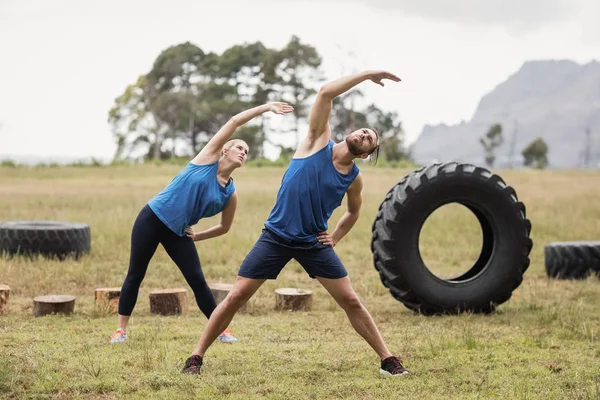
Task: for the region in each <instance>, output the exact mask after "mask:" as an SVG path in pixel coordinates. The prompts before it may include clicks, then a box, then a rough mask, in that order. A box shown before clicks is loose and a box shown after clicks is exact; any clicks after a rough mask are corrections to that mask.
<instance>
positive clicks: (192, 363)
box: [181, 355, 202, 375]
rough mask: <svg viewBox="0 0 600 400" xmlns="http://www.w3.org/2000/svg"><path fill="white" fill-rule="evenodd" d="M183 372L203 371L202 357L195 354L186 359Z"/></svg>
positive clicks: (195, 372) (198, 372) (196, 372)
mask: <svg viewBox="0 0 600 400" xmlns="http://www.w3.org/2000/svg"><path fill="white" fill-rule="evenodd" d="M181 372H182V373H184V374H190V375H199V374H200V372H202V357H200V356H197V355H193V356H191V357H190V358H188V359H187V360H185V365H184V367H183V369H182V370H181Z"/></svg>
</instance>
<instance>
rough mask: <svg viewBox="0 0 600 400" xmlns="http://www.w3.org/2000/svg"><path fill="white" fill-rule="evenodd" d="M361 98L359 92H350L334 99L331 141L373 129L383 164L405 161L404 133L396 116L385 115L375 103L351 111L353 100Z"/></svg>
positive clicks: (338, 140) (386, 113) (406, 155)
mask: <svg viewBox="0 0 600 400" xmlns="http://www.w3.org/2000/svg"><path fill="white" fill-rule="evenodd" d="M352 96H354V98H353V97H352ZM361 96H362V93H361V92H360V91H359V90H353V91H351V92H348V93H346V94H345V95H342V96H339V97H338V98H336V99H334V101H333V106H332V113H331V136H332V139H333V140H335V141H336V142H340V141H342V140H344V139H345V137H346V136H347V135H348V134H350V133H352V132H354V131H355V130H356V129H359V128H361V127H365V128H373V129H375V130H376V131H377V132H378V134H379V144H380V151H381V154H382V155H383V156H384V158H385V160H386V161H399V160H403V159H407V158H408V153H407V151H406V149H405V147H404V131H403V129H402V123H401V122H400V121H399V118H398V115H397V114H396V113H394V112H385V111H383V110H381V109H380V108H378V107H377V106H376V105H375V104H371V105H369V106H368V107H367V108H366V109H364V110H354V107H353V100H354V99H355V98H358V97H361Z"/></svg>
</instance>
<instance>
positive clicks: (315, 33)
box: [0, 0, 600, 158]
mask: <svg viewBox="0 0 600 400" xmlns="http://www.w3.org/2000/svg"><path fill="white" fill-rule="evenodd" d="M292 35H297V36H299V37H300V38H301V40H302V41H303V42H305V43H308V44H311V45H314V46H315V47H316V48H317V50H318V51H319V53H320V54H321V55H322V57H323V70H324V72H325V76H326V77H327V78H328V79H331V78H335V77H337V76H339V75H340V74H342V73H350V72H353V71H354V70H356V69H358V70H361V69H388V70H390V71H392V72H394V73H396V74H397V75H399V76H400V77H401V78H402V83H400V84H390V85H387V86H386V87H385V88H381V87H378V86H376V85H373V84H370V83H363V84H362V85H361V89H363V90H364V91H365V93H366V100H367V101H368V102H375V103H376V104H377V105H378V106H380V107H381V108H383V109H385V110H389V111H397V112H398V113H399V115H400V116H401V119H402V121H403V123H404V127H405V130H406V133H407V136H408V138H409V140H414V139H415V138H416V136H417V135H418V134H419V133H420V132H421V130H422V127H423V125H424V124H438V123H446V124H453V123H457V122H460V121H461V120H468V119H470V118H471V116H472V114H473V112H474V110H475V108H476V106H477V102H478V101H479V99H480V98H481V96H483V95H484V94H486V93H487V92H489V91H490V90H492V89H493V88H494V87H495V86H496V85H497V84H499V83H500V82H502V81H503V80H505V79H506V78H507V77H508V76H509V75H511V74H512V73H514V72H516V71H517V70H518V69H519V68H520V66H521V65H522V64H523V62H525V61H527V60H539V59H571V60H574V61H576V62H579V63H586V62H589V61H591V60H593V59H594V58H596V59H598V57H600V1H598V0H520V1H519V0H485V1H481V0H419V1H417V0H370V1H367V0H331V1H329V2H324V1H317V0H304V1H290V0H288V1H267V0H254V1H228V0H219V1H210V2H209V1H199V0H195V1H194V0H169V1H154V0H143V1H142V0H119V1H117V0H103V1H101V2H94V3H92V2H88V1H81V0H80V1H76V0H18V1H17V0H0V54H1V60H2V62H1V63H0V155H7V154H11V155H12V154H17V155H24V154H30V155H38V156H45V155H51V156H68V157H90V156H94V157H99V158H110V157H111V156H112V154H113V152H114V149H115V145H114V142H113V140H112V134H111V132H110V130H109V127H108V125H107V122H106V120H107V112H108V110H109V108H110V107H111V106H112V104H113V101H114V99H115V97H117V96H118V95H120V94H121V93H122V92H123V90H124V88H125V87H126V86H127V85H128V84H130V83H133V82H134V81H135V80H136V78H137V77H138V76H139V75H140V74H143V73H145V72H147V71H149V69H150V68H151V66H152V62H153V61H154V59H155V58H156V56H157V55H158V54H159V53H160V51H162V50H164V49H165V48H166V47H168V46H171V45H175V44H178V43H181V42H184V41H191V42H193V43H195V44H196V45H198V46H199V47H201V48H202V49H203V50H205V51H215V52H222V51H223V50H225V49H227V48H228V47H230V46H231V45H234V44H241V43H243V42H245V41H248V42H253V41H257V40H260V41H262V42H263V43H264V44H265V45H266V46H269V47H275V48H280V47H282V46H283V45H285V43H287V42H288V41H289V39H290V37H291V36H292Z"/></svg>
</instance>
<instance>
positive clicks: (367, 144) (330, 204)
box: [182, 71, 408, 376]
mask: <svg viewBox="0 0 600 400" xmlns="http://www.w3.org/2000/svg"><path fill="white" fill-rule="evenodd" d="M384 79H389V80H392V81H394V82H399V81H400V78H398V77H397V76H395V75H393V74H391V73H389V72H385V71H366V72H363V73H359V74H355V75H351V76H346V77H342V78H339V79H337V80H334V81H332V82H330V83H328V84H326V85H324V86H323V87H321V89H320V90H319V93H318V94H317V98H316V100H315V103H314V105H313V108H312V110H311V113H310V120H309V131H308V135H307V136H306V138H305V139H304V141H303V142H302V143H300V145H299V146H298V148H297V149H296V153H295V154H294V157H293V158H292V160H291V161H290V164H289V166H288V169H287V171H286V172H285V174H284V176H283V179H282V182H281V187H280V189H279V193H278V194H277V201H276V203H275V206H274V208H273V210H272V211H271V214H270V215H269V218H268V219H267V221H266V222H265V228H264V229H263V231H262V234H261V236H260V237H259V239H258V240H257V242H256V243H255V245H254V247H253V248H252V250H251V251H250V253H249V254H248V255H247V256H246V258H245V259H244V262H243V263H242V265H241V267H240V270H239V272H238V277H237V279H236V281H235V284H234V287H233V289H232V290H231V291H230V292H229V295H228V296H227V297H226V298H225V300H223V302H221V304H219V305H218V306H217V308H216V309H215V310H214V312H213V313H212V315H211V317H210V319H209V321H208V323H207V325H206V328H205V329H204V332H203V333H202V336H201V338H200V342H199V343H198V346H197V347H196V349H195V350H194V352H193V353H192V356H191V357H189V358H188V359H187V360H186V363H185V366H184V368H183V371H182V372H184V373H190V374H199V373H200V371H201V367H202V358H203V357H204V354H205V353H206V350H207V349H208V347H209V346H210V345H211V344H212V343H213V342H214V341H215V339H216V338H217V337H218V336H219V334H220V333H221V332H223V331H224V330H225V329H226V328H227V326H228V325H229V323H230V322H231V320H232V318H233V316H234V314H235V313H236V312H237V310H238V309H239V308H240V307H241V306H242V305H244V304H245V303H246V302H247V301H248V299H250V297H252V295H254V293H255V292H256V291H257V290H258V288H259V287H260V286H261V285H262V284H263V283H264V282H265V280H267V279H276V278H277V275H278V274H279V272H281V270H282V269H283V267H284V266H285V265H286V264H287V263H288V262H289V261H290V260H291V259H292V258H293V259H295V260H296V261H298V263H300V265H302V267H303V268H304V269H305V270H306V272H307V273H308V274H309V276H310V277H311V278H316V279H318V280H319V282H320V283H321V284H322V285H323V286H324V287H325V289H326V290H327V291H328V292H329V293H330V294H331V296H333V298H334V299H335V301H336V302H337V303H338V304H339V305H340V306H341V307H342V309H343V310H344V311H345V312H346V315H347V316H348V319H349V320H350V323H351V324H352V326H353V327H354V329H355V330H356V332H358V333H359V334H360V335H361V336H362V337H363V338H364V339H365V340H366V341H367V343H368V344H369V345H370V346H371V347H372V348H373V350H375V352H376V353H377V355H378V356H379V358H380V359H381V368H380V370H379V371H380V373H382V374H384V375H391V376H398V375H405V374H408V371H407V370H406V369H405V368H404V367H403V366H402V364H401V363H400V360H398V358H396V357H394V356H393V355H392V353H390V351H389V350H388V348H387V347H386V345H385V343H384V341H383V338H382V337H381V334H380V333H379V331H378V329H377V326H376V325H375V322H374V321H373V318H372V317H371V315H370V314H369V312H368V311H367V309H366V308H365V307H364V305H363V304H362V303H361V301H360V299H359V298H358V295H357V294H356V292H355V291H354V289H353V288H352V285H351V283H350V279H349V277H348V273H347V272H346V268H344V265H343V264H342V262H341V261H340V259H339V257H338V256H337V254H336V253H335V251H334V250H333V247H334V246H335V245H336V244H337V243H338V242H339V241H340V240H341V239H342V238H343V237H344V236H345V235H346V234H347V233H348V232H349V231H350V229H351V228H352V227H353V226H354V224H355V223H356V221H357V220H358V217H359V213H360V207H361V204H362V196H361V192H362V187H363V178H362V175H361V174H360V172H359V170H358V167H357V166H356V164H355V163H354V160H355V159H356V158H362V159H364V158H367V157H368V156H369V155H370V154H372V153H373V152H374V151H376V150H377V152H379V137H378V134H377V133H376V132H375V131H374V130H372V129H368V128H362V129H359V130H357V131H354V132H352V133H350V134H349V135H348V136H347V137H346V139H345V140H344V141H343V142H340V143H337V144H335V143H334V142H333V141H332V140H330V137H331V129H330V126H329V117H330V115H331V109H332V102H333V99H334V98H336V97H337V96H339V95H341V94H342V93H344V92H346V91H348V90H349V89H351V88H353V87H354V86H356V85H358V84H359V83H361V82H363V81H365V80H371V81H373V82H375V83H377V84H379V85H381V86H383V85H384V84H383V82H382V81H383V80H384ZM345 194H347V211H346V213H345V214H344V215H343V216H342V218H341V219H340V221H339V222H338V224H337V226H336V228H335V230H334V231H333V233H331V234H329V233H328V232H327V227H328V225H327V222H328V220H329V217H330V216H331V214H332V212H333V211H334V210H335V209H336V208H337V207H339V205H340V204H341V202H342V199H343V197H344V195H345Z"/></svg>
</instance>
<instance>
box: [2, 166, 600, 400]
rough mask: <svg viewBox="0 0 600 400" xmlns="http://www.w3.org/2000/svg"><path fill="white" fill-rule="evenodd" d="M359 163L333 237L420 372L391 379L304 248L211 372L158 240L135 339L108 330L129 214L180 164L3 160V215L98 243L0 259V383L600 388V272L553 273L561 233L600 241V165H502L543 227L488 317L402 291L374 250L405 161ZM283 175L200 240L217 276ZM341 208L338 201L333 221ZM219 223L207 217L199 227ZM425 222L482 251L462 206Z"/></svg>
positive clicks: (267, 392)
mask: <svg viewBox="0 0 600 400" xmlns="http://www.w3.org/2000/svg"><path fill="white" fill-rule="evenodd" d="M362 169H363V174H364V176H365V188H364V203H363V211H362V215H361V218H360V220H359V222H358V223H357V224H356V226H355V227H354V229H353V230H352V231H351V232H350V233H349V235H348V236H347V237H346V238H345V239H344V240H343V241H342V242H340V243H339V245H338V246H337V247H336V250H337V252H338V254H339V255H340V257H341V258H342V261H343V262H344V263H345V265H346V267H347V269H348V271H349V273H350V277H351V278H352V281H353V283H354V286H355V289H356V291H357V292H358V294H359V296H360V297H361V298H362V300H363V302H364V303H365V305H366V306H367V308H368V309H369V310H370V311H371V313H372V314H373V316H374V318H375V320H376V322H377V323H378V326H379V328H380V330H381V331H382V333H383V336H384V338H385V340H386V341H387V343H388V346H389V347H390V349H391V350H392V351H393V352H394V353H396V354H398V355H400V356H401V357H402V358H403V359H404V361H405V365H406V366H407V368H409V369H410V370H411V371H412V372H413V374H412V375H411V376H410V377H406V378H400V379H398V378H394V379H389V378H388V379H386V378H383V377H381V376H380V375H379V374H378V369H379V363H378V359H377V357H376V355H375V353H374V352H372V351H371V349H370V348H369V347H368V345H367V344H366V343H365V342H364V341H363V340H362V339H361V338H360V337H359V336H358V335H357V334H356V333H355V332H354V331H353V330H352V328H351V326H350V324H349V323H348V321H347V319H346V317H345V314H344V313H343V312H342V311H341V310H340V309H338V307H337V306H336V304H335V303H334V302H333V300H332V299H330V298H329V296H328V295H327V293H326V292H325V291H324V289H323V288H322V287H320V286H319V285H318V283H316V282H315V281H312V280H311V279H309V278H308V276H306V274H305V273H304V272H303V270H302V269H301V267H299V266H298V265H297V264H296V263H293V262H292V263H290V264H289V265H288V266H287V267H286V269H284V271H283V272H282V274H281V275H280V278H279V279H278V280H277V281H275V282H267V283H266V284H265V285H264V286H263V287H262V288H261V289H260V290H259V292H258V293H257V295H256V296H255V297H254V298H253V299H252V300H251V301H250V303H249V305H248V308H249V312H248V313H247V314H239V315H237V316H236V317H235V318H234V320H233V323H232V325H231V328H232V329H233V330H234V332H235V333H236V336H237V337H238V338H239V339H240V341H239V342H238V343H236V344H234V345H225V344H221V343H216V344H215V346H213V347H212V348H211V349H210V350H209V352H208V354H207V357H206V359H205V367H204V371H203V374H202V375H200V376H185V375H182V374H180V373H179V370H180V368H181V366H182V364H183V361H184V360H185V358H186V357H187V356H188V355H189V353H190V352H191V350H192V349H193V348H194V346H195V344H196V342H197V340H198V338H199V336H200V333H201V331H202V329H203V327H204V326H205V325H206V319H205V318H204V316H203V315H201V314H200V312H199V310H198V309H197V308H196V307H195V303H194V301H193V298H192V292H191V290H189V288H188V287H187V285H186V283H185V281H184V279H183V277H182V276H181V273H180V272H179V270H178V269H177V267H176V266H175V265H174V264H173V263H172V262H171V261H170V259H169V258H168V256H167V255H166V253H165V252H164V250H163V249H162V248H159V250H158V252H157V254H156V256H155V258H154V259H153V261H152V262H151V264H150V267H149V270H148V274H147V276H146V279H145V281H144V283H143V285H142V288H141V291H140V296H139V299H138V303H137V306H136V309H135V311H134V315H133V317H132V320H131V324H130V328H129V332H128V333H129V336H130V340H129V342H128V343H126V344H124V345H109V344H108V343H107V339H108V336H109V335H110V334H111V333H112V332H113V331H114V329H115V328H116V317H115V316H113V315H107V314H106V313H105V312H103V311H102V310H98V309H96V308H95V306H94V301H93V293H94V289H95V288H97V287H106V286H120V285H121V284H122V282H123V279H124V277H125V274H126V271H127V265H128V256H129V240H130V232H131V226H132V224H133V221H134V219H135V217H136V216H137V213H138V211H139V210H140V209H141V207H142V206H143V205H144V204H145V202H146V201H147V200H148V199H149V198H151V197H152V196H153V195H154V194H155V193H157V192H158V191H159V190H161V189H162V188H163V187H164V186H165V185H166V184H167V183H168V182H169V181H170V179H171V178H172V177H173V176H174V175H175V174H176V173H177V172H178V171H179V167H176V166H161V167H158V166H151V165H145V166H133V167H103V168H75V167H63V168H40V169H35V168H9V167H5V168H0V220H2V221H6V220H64V221H79V222H85V223H88V224H89V225H90V227H91V231H92V251H91V254H89V255H88V256H85V257H83V258H82V259H81V260H79V261H73V260H68V261H65V262H58V261H48V260H45V259H35V260H30V259H23V258H13V259H7V258H3V259H0V283H4V284H8V285H9V286H10V287H11V289H12V291H11V295H10V296H11V297H10V313H9V315H7V316H3V317H0V398H14V399H22V398H40V399H41V398H44V399H45V398H51V399H71V398H85V399H113V398H128V399H129V398H131V399H149V398H157V399H158V398H160V399H164V398H173V399H189V398H207V399H208V398H210V399H220V398H231V399H257V398H274V399H324V398H336V399H338V398H340V399H399V398H402V399H405V398H406V399H455V398H457V399H458V398H460V399H463V398H466V399H471V398H502V399H512V398H515V399H600V341H599V339H600V280H599V279H597V278H595V277H592V278H589V279H587V280H585V281H581V282H565V281H555V280H549V279H547V278H546V274H545V271H544V265H543V261H544V260H543V249H544V244H545V243H547V242H550V241H563V240H600V205H599V204H600V203H599V201H598V199H600V174H599V173H591V172H581V171H577V172H555V171H545V172H539V171H518V172H512V171H501V172H500V175H501V176H502V177H503V178H504V179H505V180H506V181H507V182H508V183H509V184H510V185H511V186H513V187H514V188H515V189H516V191H517V194H518V195H519V198H520V199H521V200H522V201H523V202H524V203H525V204H526V206H527V210H528V217H529V218H530V220H531V221H532V224H533V231H532V237H533V240H534V247H533V250H532V253H531V261H532V263H531V267H530V269H529V270H528V271H527V273H526V274H525V278H524V281H523V284H522V285H521V286H520V287H519V288H518V289H517V290H516V291H515V293H514V295H513V297H512V299H511V300H510V301H508V302H507V303H505V304H503V305H502V306H500V307H499V309H498V311H497V312H496V313H494V314H492V315H488V316H480V315H470V314H465V315H460V316H445V317H423V316H419V315H415V314H413V313H411V312H410V311H409V310H408V309H406V308H405V307H404V306H403V305H402V304H401V303H399V302H398V301H396V300H394V299H393V298H392V297H391V295H390V294H389V293H388V291H387V289H386V288H385V287H384V286H383V285H382V284H381V282H380V280H379V276H378V274H377V272H376V271H375V269H374V268H373V264H372V259H371V252H370V250H369V245H370V229H371V224H372V221H373V219H374V217H375V213H376V211H377V208H378V206H379V203H380V202H381V200H382V199H383V197H384V195H385V193H386V192H387V190H389V188H390V187H392V186H393V185H394V184H395V183H396V182H397V181H398V180H399V179H400V178H401V177H402V176H403V175H405V174H406V173H407V172H409V171H406V170H393V169H379V168H377V169H371V168H362ZM283 172H284V169H282V168H273V169H269V168H244V169H242V170H240V171H238V172H236V174H235V175H234V179H235V182H236V186H237V188H238V192H239V199H240V201H239V208H238V213H237V216H236V220H235V222H234V227H233V229H232V230H231V231H230V232H229V233H228V234H227V235H225V236H222V237H219V238H216V239H212V240H210V241H207V242H198V243H197V248H198V251H199V254H200V258H201V261H202V264H203V270H204V272H205V275H206V276H207V278H208V280H209V281H213V282H216V281H222V282H232V281H233V279H234V277H235V275H236V272H237V268H238V266H239V264H240V262H241V261H242V260H243V258H244V256H245V254H246V252H247V251H248V250H249V249H250V248H251V246H252V244H253V243H254V241H255V240H256V239H257V237H258V235H259V234H260V231H261V227H262V223H263V222H264V220H265V218H266V217H267V215H268V213H269V211H270V210H271V207H272V205H273V203H274V199H275V196H276V193H277V189H278V186H279V182H280V179H281V176H282V174H283ZM342 212H343V209H342V208H340V209H338V211H336V213H335V214H334V216H333V218H332V220H331V221H330V228H333V227H334V226H335V223H336V222H337V220H338V219H339V217H340V216H341V214H342ZM215 221H216V219H209V220H203V221H201V223H200V224H199V227H207V226H210V225H211V224H213V223H214V222H215ZM423 235H424V237H423V239H422V252H423V255H424V258H425V260H426V261H427V262H428V263H429V265H430V266H431V269H432V270H434V272H435V273H436V274H438V275H440V276H447V275H449V274H452V273H456V271H459V270H460V269H461V268H462V269H466V267H467V266H468V264H469V261H474V259H475V256H476V255H477V252H478V250H479V247H478V246H479V241H480V235H481V234H480V232H479V227H478V225H477V224H476V220H475V217H474V216H472V215H470V214H469V212H468V211H466V210H465V209H463V208H461V206H457V205H456V206H452V205H451V206H446V207H444V208H443V209H440V210H439V211H438V212H436V213H435V214H434V216H433V217H432V218H431V219H430V220H428V222H427V224H426V227H425V230H424V234H423ZM169 287H185V288H188V296H189V297H190V313H189V314H188V315H187V316H183V317H158V316H154V315H152V314H150V312H149V302H148V291H149V290H151V289H154V288H169ZM277 287H300V288H308V289H312V290H314V292H315V293H314V306H313V310H312V311H310V312H299V313H290V312H276V311H273V306H274V294H273V290H274V289H275V288H277ZM50 293H60V294H72V295H76V296H77V303H76V308H75V314H73V315H72V316H68V317H66V316H49V317H43V318H34V317H33V316H32V310H31V309H32V298H33V297H34V296H36V295H41V294H50Z"/></svg>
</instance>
